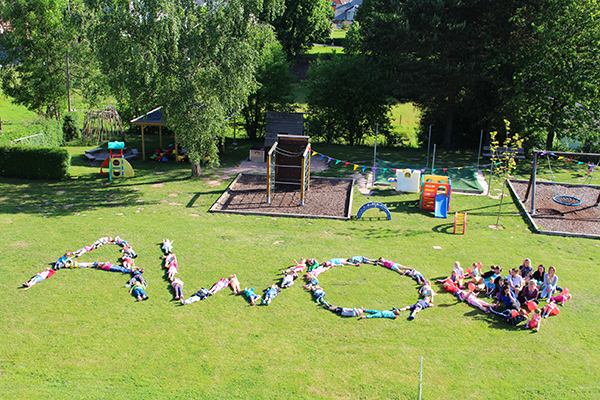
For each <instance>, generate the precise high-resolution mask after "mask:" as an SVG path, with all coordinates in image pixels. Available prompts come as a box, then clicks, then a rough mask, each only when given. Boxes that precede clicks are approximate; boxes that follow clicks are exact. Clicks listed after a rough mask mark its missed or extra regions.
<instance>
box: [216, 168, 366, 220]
mask: <svg viewBox="0 0 600 400" xmlns="http://www.w3.org/2000/svg"><path fill="white" fill-rule="evenodd" d="M353 186H354V180H353V179H345V178H321V177H313V178H311V179H310V190H308V191H307V192H306V202H305V204H304V205H303V206H301V205H300V192H299V191H298V190H297V189H282V190H276V191H275V192H274V193H273V198H272V200H271V203H270V204H269V203H267V191H266V187H267V177H266V175H258V174H240V175H238V176H237V178H236V179H235V180H234V181H233V182H232V183H231V185H230V186H229V188H228V189H227V190H226V191H225V193H223V195H222V196H221V197H220V198H219V200H217V202H216V203H215V204H214V205H213V206H212V207H211V209H210V211H211V212H225V213H235V214H257V215H273V216H277V215H281V216H286V217H318V218H334V219H350V212H351V210H352V188H353Z"/></svg>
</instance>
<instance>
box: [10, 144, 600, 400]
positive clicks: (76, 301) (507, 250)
mask: <svg viewBox="0 0 600 400" xmlns="http://www.w3.org/2000/svg"><path fill="white" fill-rule="evenodd" d="M146 140H147V141H148V142H147V143H146V146H147V148H154V147H156V146H157V141H158V138H157V137H154V136H149V137H147V138H146ZM252 144H253V143H251V142H250V141H246V140H240V139H238V144H237V146H233V145H232V144H231V141H230V139H229V140H228V141H227V142H226V147H225V151H224V152H223V153H222V154H221V163H222V164H221V166H220V167H219V168H215V169H209V168H207V169H204V170H203V172H202V177H201V178H200V179H191V178H190V177H189V176H190V167H189V164H187V163H175V162H173V161H169V162H166V163H163V162H153V161H134V162H132V166H133V168H134V169H135V177H132V178H128V179H113V180H112V181H109V179H108V178H107V177H106V176H101V175H99V167H97V166H95V167H92V166H89V165H88V163H87V162H86V161H85V159H84V157H83V154H84V152H85V150H89V149H90V148H91V147H77V146H70V147H66V149H67V150H68V151H69V153H70V154H71V156H72V160H71V169H70V175H71V177H70V179H68V180H66V181H62V182H52V181H27V180H16V179H9V178H1V179H0V186H1V188H2V195H1V196H0V224H1V225H2V227H3V229H2V233H1V234H0V235H2V242H3V243H4V246H5V249H4V254H5V256H4V260H5V261H4V262H3V263H2V264H1V267H0V274H1V276H2V279H0V285H1V290H0V293H1V294H0V296H1V298H0V304H2V308H3V311H2V314H1V317H0V323H1V325H2V326H3V329H1V330H0V392H1V393H2V396H1V397H2V398H4V399H20V398H105V397H118V398H131V399H134V398H140V397H143V398H147V399H163V398H172V399H190V398H206V399H208V398H211V399H232V398H255V399H263V398H300V399H338V398H364V399H378V398H380V399H416V398H418V395H419V386H420V379H419V378H420V363H421V357H423V367H422V386H421V390H422V397H423V398H435V399H441V398H461V399H477V398H487V399H505V398H517V397H524V398H539V399H543V398H548V399H550V398H558V397H560V398H566V399H595V398H597V397H598V396H599V395H600V385H599V384H598V382H599V381H600V379H599V378H600V375H599V373H598V372H597V371H599V370H600V365H598V364H599V360H600V351H599V350H598V346H597V345H596V343H597V341H598V339H599V336H600V328H598V325H597V324H596V322H595V318H594V316H595V315H596V314H597V313H598V312H599V311H600V310H599V306H598V302H597V301H596V295H597V293H596V289H595V287H594V286H593V285H591V284H590V283H589V277H588V276H589V272H588V270H591V269H592V268H594V267H595V266H596V265H597V263H598V258H599V256H600V242H599V241H598V240H594V239H584V238H571V237H555V236H544V235H536V234H533V233H532V232H531V230H530V227H529V226H528V223H527V221H526V219H524V216H523V214H522V211H521V210H520V209H519V208H518V207H517V205H516V203H515V202H514V201H513V199H512V198H511V197H510V195H508V192H507V196H506V197H505V199H504V204H503V207H502V209H501V211H500V225H502V229H491V228H490V227H489V226H490V225H493V224H495V222H496V218H497V217H498V212H499V198H498V196H499V193H500V192H501V186H500V184H499V183H498V182H497V181H494V183H493V184H492V187H491V190H490V193H491V195H490V196H473V195H461V194H453V195H452V198H451V205H450V212H449V216H448V218H447V219H440V218H434V217H433V212H432V211H427V210H421V209H419V207H418V195H417V194H399V193H398V192H396V191H394V190H392V189H389V188H387V187H377V188H373V189H372V191H371V194H370V195H369V196H365V195H363V194H361V193H360V192H359V191H358V190H354V191H353V195H352V196H353V199H352V200H353V201H352V215H356V213H357V211H358V209H359V208H360V207H361V206H362V205H363V204H365V203H367V202H369V201H377V202H381V203H383V204H385V205H386V206H387V208H388V209H389V211H390V214H391V217H392V218H391V220H387V219H386V218H385V215H384V213H383V212H381V211H380V210H377V209H372V210H368V211H367V212H365V213H364V215H363V217H362V218H361V219H359V220H356V219H353V220H350V221H341V220H330V219H319V218H289V217H281V216H277V217H274V216H265V215H237V214H227V213H210V212H209V209H210V208H211V207H212V206H213V204H214V203H215V202H216V201H217V199H218V198H219V197H220V196H221V195H222V193H223V192H224V191H225V190H226V189H227V187H228V185H229V184H230V183H231V182H232V181H233V180H234V179H235V177H236V175H237V173H236V171H237V169H233V168H235V167H237V166H238V165H239V164H240V162H241V161H242V160H244V159H245V158H247V156H248V150H249V149H250V147H251V145H252ZM140 145H141V143H140V141H139V138H137V137H136V136H133V137H130V138H129V139H128V141H127V146H128V147H132V148H139V147H140ZM313 150H315V151H317V152H318V153H319V154H325V155H327V156H329V157H332V158H334V159H342V160H347V161H349V162H351V163H356V164H357V165H365V166H371V163H372V155H373V149H372V147H368V146H356V147H348V146H339V145H325V144H319V143H315V144H313ZM378 156H379V157H380V158H381V159H386V160H388V161H390V162H403V161H407V160H410V162H411V163H415V164H422V163H425V161H426V160H425V158H426V155H425V152H423V151H420V150H416V149H395V148H383V149H381V151H380V152H379V155H378ZM314 158H318V156H315V157H314ZM476 159H477V154H474V153H468V152H452V151H447V152H443V151H441V152H439V154H438V158H437V159H436V165H439V167H440V168H443V167H459V166H464V165H474V164H475V163H476ZM369 160H370V161H369ZM488 161H489V160H488ZM330 164H331V165H330V168H329V169H326V170H324V171H322V172H316V173H314V176H325V177H326V176H330V177H348V176H349V175H351V174H352V173H355V172H356V171H353V169H352V168H348V167H345V166H344V163H336V164H334V163H333V162H331V163H330ZM351 165H352V164H351ZM530 168H531V166H530V162H528V161H527V160H525V161H523V162H520V164H519V165H518V168H517V170H516V171H515V175H516V176H517V177H520V178H522V179H527V178H528V174H529V173H530ZM553 168H554V173H555V174H556V175H557V177H558V179H559V180H561V181H567V182H571V181H578V180H581V179H582V178H583V177H584V176H585V172H586V171H585V169H584V170H582V167H577V166H574V165H573V164H572V163H571V164H569V163H567V162H564V161H557V162H556V163H554V164H553ZM358 171H359V172H360V171H361V170H360V169H358ZM366 172H369V170H367V171H366ZM365 174H366V173H365ZM485 174H486V172H485V171H484V175H485ZM540 176H541V178H540V179H544V178H548V175H547V172H544V171H540ZM592 184H598V177H595V178H594V182H592ZM587 200H588V201H589V199H587ZM455 211H459V212H468V223H467V228H466V234H465V235H460V234H452V230H453V215H454V212H455ZM105 236H111V237H115V236H119V237H120V238H122V239H124V240H126V241H128V242H129V243H130V244H131V245H132V246H133V248H134V249H135V251H136V252H137V255H138V257H137V258H136V259H135V264H136V265H137V266H139V267H143V268H144V270H145V272H144V277H145V279H146V281H147V283H148V287H147V288H146V292H147V294H148V296H149V299H148V301H144V302H136V301H135V298H134V297H132V296H131V295H130V294H129V288H127V287H125V286H124V285H125V284H126V283H127V281H128V279H129V275H128V274H120V273H110V272H106V271H102V270H98V269H92V268H71V269H60V270H58V271H57V272H56V273H55V274H54V275H53V276H51V277H50V278H48V279H47V280H45V281H43V282H40V283H38V284H37V285H35V286H33V287H31V288H30V289H28V290H25V291H21V290H22V286H21V284H22V283H23V282H25V281H27V280H28V279H29V278H31V277H32V276H33V275H35V274H36V273H37V272H40V271H43V270H44V269H46V268H47V267H50V266H51V265H53V264H54V262H55V261H56V260H57V259H58V258H59V257H61V256H62V255H63V254H64V253H65V251H75V250H76V249H80V248H82V247H84V246H87V245H89V244H91V243H93V242H94V241H95V240H97V239H98V238H101V237H105ZM164 238H168V239H170V240H172V241H173V247H174V252H175V253H176V255H177V258H178V263H179V272H178V277H179V278H181V279H182V280H183V281H184V282H185V285H184V289H183V293H184V296H185V297H186V298H189V297H190V296H192V294H194V293H195V292H196V291H198V290H200V289H201V288H202V287H205V288H210V287H211V286H212V285H213V283H215V282H217V281H219V280H220V279H221V278H226V277H228V276H230V275H232V274H236V275H237V277H238V279H239V280H240V283H241V286H242V289H243V288H244V287H246V286H250V287H254V288H255V291H256V293H257V294H262V291H263V290H264V289H266V288H267V287H269V286H271V285H272V284H274V283H280V281H281V278H282V274H281V271H282V270H284V269H286V268H287V267H289V266H290V265H293V263H294V262H293V260H294V259H296V260H299V259H300V258H301V257H306V258H309V257H312V258H316V259H317V260H318V261H319V262H322V261H326V260H328V259H330V258H338V257H342V258H349V257H352V256H365V257H369V258H372V259H373V258H378V257H384V258H385V259H389V260H393V261H396V262H398V263H401V264H403V265H405V266H409V267H413V268H417V269H418V270H419V271H420V272H421V273H422V274H423V275H424V276H425V277H426V278H428V279H432V280H434V279H438V278H440V279H443V278H445V277H447V276H448V275H449V274H450V272H451V271H452V265H453V263H454V262H455V261H460V262H461V263H462V264H463V266H470V265H471V264H472V263H474V262H481V263H483V266H484V268H483V269H484V271H487V270H489V266H491V265H500V266H502V267H503V269H504V271H508V269H509V268H512V267H518V266H519V265H521V263H522V261H523V259H524V258H526V257H527V258H530V259H531V260H532V261H533V264H534V266H537V265H538V264H544V265H545V266H546V267H548V266H551V265H552V266H555V267H556V269H557V275H558V276H559V285H560V286H561V287H563V288H568V289H569V291H570V293H572V294H573V299H571V300H570V301H568V302H567V303H566V304H565V305H564V306H563V307H562V308H561V311H562V312H561V313H560V315H558V316H551V317H550V318H548V319H544V320H543V322H542V326H541V329H540V331H539V332H535V331H532V330H526V329H523V327H522V325H521V326H517V327H514V326H511V325H509V324H506V323H505V322H504V321H502V320H501V319H500V318H498V317H496V316H493V315H490V314H486V313H484V312H483V311H480V310H479V309H477V308H474V307H472V306H469V305H467V304H466V303H464V302H460V301H458V300H457V298H456V297H455V296H452V295H451V294H450V293H447V292H445V290H444V289H443V288H442V287H441V286H440V285H438V284H435V283H434V284H433V286H434V290H436V291H437V292H438V295H437V296H436V297H435V302H434V303H435V306H434V307H432V308H428V309H425V310H423V311H421V312H420V313H419V314H418V315H417V317H416V319H415V320H413V321H408V320H407V317H408V315H407V314H403V315H401V316H400V317H398V318H397V319H367V320H365V319H356V318H342V317H340V316H338V315H336V314H334V313H332V312H330V311H328V310H326V309H325V308H324V307H323V306H321V305H319V304H317V303H316V302H315V301H314V299H313V297H312V296H311V292H310V291H307V290H305V289H303V288H302V284H301V283H300V279H299V280H298V281H296V283H295V284H294V285H293V286H291V287H290V288H286V289H283V290H282V292H281V293H280V294H279V295H278V296H277V297H275V298H274V299H273V300H272V302H271V304H270V305H269V306H264V305H257V306H255V307H252V306H251V305H250V304H249V302H248V301H247V299H246V298H245V297H244V296H242V295H234V294H233V293H232V291H231V290H230V288H225V289H224V290H222V291H220V292H218V293H216V294H215V295H214V296H211V297H209V298H208V299H206V300H205V301H201V302H197V303H194V304H189V305H185V306H182V305H181V304H180V303H179V302H178V301H175V300H174V294H173V292H172V289H171V286H170V284H169V282H168V280H167V278H166V273H165V270H164V269H163V268H162V267H161V266H162V255H163V252H162V250H161V244H162V240H163V239H164ZM120 250H121V248H120V247H118V246H108V245H105V246H102V247H100V248H98V249H96V250H93V251H90V252H89V253H86V254H84V255H82V256H81V257H80V258H79V259H78V261H80V262H95V261H100V262H103V261H109V262H111V263H113V264H118V263H119V262H118V260H119V258H120V257H121V253H120ZM319 283H320V284H321V285H322V287H323V289H324V291H325V293H326V296H325V300H326V301H328V302H330V303H332V304H334V305H337V306H342V307H358V308H360V307H361V306H363V307H365V308H367V309H375V310H389V309H391V308H392V307H398V308H401V307H404V306H407V305H410V304H413V303H415V302H416V301H417V299H418V292H417V290H418V288H419V286H418V285H417V284H416V283H415V282H414V281H413V280H412V279H410V278H409V277H407V276H401V275H398V274H396V273H395V272H392V271H390V270H388V269H386V268H383V267H380V266H375V265H369V264H362V265H361V266H358V267H357V266H352V265H344V266H339V267H335V268H332V269H331V270H329V271H327V272H325V273H324V274H322V275H321V276H320V277H319ZM485 300H487V299H485ZM489 301H491V300H489ZM542 305H544V303H542Z"/></svg>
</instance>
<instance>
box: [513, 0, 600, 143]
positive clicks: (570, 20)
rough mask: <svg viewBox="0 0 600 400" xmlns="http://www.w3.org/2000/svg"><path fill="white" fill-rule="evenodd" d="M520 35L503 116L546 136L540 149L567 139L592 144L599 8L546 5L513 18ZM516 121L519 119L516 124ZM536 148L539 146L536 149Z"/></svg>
mask: <svg viewBox="0 0 600 400" xmlns="http://www.w3.org/2000/svg"><path fill="white" fill-rule="evenodd" d="M515 21H516V23H517V25H518V28H519V30H518V31H517V32H518V33H521V32H523V31H526V32H527V33H528V35H526V36H525V35H521V37H520V39H521V40H519V43H521V47H520V51H517V52H514V54H515V55H516V56H515V60H514V62H515V64H516V65H517V67H518V69H517V73H516V74H515V92H514V93H513V94H514V95H513V96H512V97H511V98H510V99H509V100H510V102H509V106H510V108H508V110H507V111H508V112H512V113H514V117H513V120H517V121H520V124H521V129H522V130H523V131H524V132H527V133H529V135H533V134H534V133H538V134H539V133H542V134H545V148H546V149H547V150H551V149H552V147H553V145H554V142H555V140H556V139H562V138H565V137H569V138H571V139H573V140H579V141H581V142H585V141H586V140H589V139H592V140H593V141H594V142H597V138H598V136H597V133H596V132H597V129H598V127H599V126H598V121H599V120H600V115H598V110H600V53H599V52H598V43H600V6H599V4H598V2H597V1H595V0H576V1H575V0H547V1H544V2H541V3H538V4H536V5H535V6H529V7H523V8H522V9H521V10H520V12H519V13H518V14H517V16H516V17H515ZM517 118H518V119H517ZM540 144H541V143H540Z"/></svg>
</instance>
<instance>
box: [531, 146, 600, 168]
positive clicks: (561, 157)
mask: <svg viewBox="0 0 600 400" xmlns="http://www.w3.org/2000/svg"><path fill="white" fill-rule="evenodd" d="M540 155H542V156H547V155H551V156H553V157H556V159H557V160H564V161H567V162H576V163H577V165H586V166H587V168H588V173H592V171H593V170H594V168H596V167H597V166H598V165H594V164H590V163H586V162H583V161H578V160H574V159H572V158H567V157H565V156H557V155H556V154H554V153H553V152H551V151H542V152H541V153H540Z"/></svg>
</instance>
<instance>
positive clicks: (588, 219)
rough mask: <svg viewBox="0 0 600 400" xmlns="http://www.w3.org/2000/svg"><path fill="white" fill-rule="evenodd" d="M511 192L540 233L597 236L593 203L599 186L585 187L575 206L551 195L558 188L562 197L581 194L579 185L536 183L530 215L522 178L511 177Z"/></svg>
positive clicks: (599, 221) (598, 211)
mask: <svg viewBox="0 0 600 400" xmlns="http://www.w3.org/2000/svg"><path fill="white" fill-rule="evenodd" d="M510 185H511V187H512V190H513V193H514V194H515V196H516V197H517V198H518V199H519V201H520V202H521V204H522V205H523V208H524V209H525V212H526V213H527V215H528V217H529V218H530V220H531V221H532V222H533V223H534V224H535V227H536V229H537V230H539V232H540V233H546V234H557V235H563V234H564V235H566V236H577V235H585V236H590V237H595V238H600V206H596V205H595V202H596V199H597V198H598V195H599V194H600V188H599V187H597V186H589V187H587V189H586V192H585V197H584V198H583V199H582V203H581V204H580V205H578V206H567V205H564V204H559V203H557V202H556V201H554V200H553V199H552V198H553V197H554V196H555V194H556V191H557V190H558V191H559V192H560V193H561V194H562V195H565V196H573V197H577V196H581V193H582V187H581V186H574V185H568V184H556V185H557V186H558V189H557V188H555V184H553V183H551V182H537V184H536V195H535V213H534V215H531V196H529V198H528V199H527V201H526V202H524V203H523V202H522V200H523V199H524V198H525V193H526V191H527V185H528V182H527V181H524V180H511V181H510Z"/></svg>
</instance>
